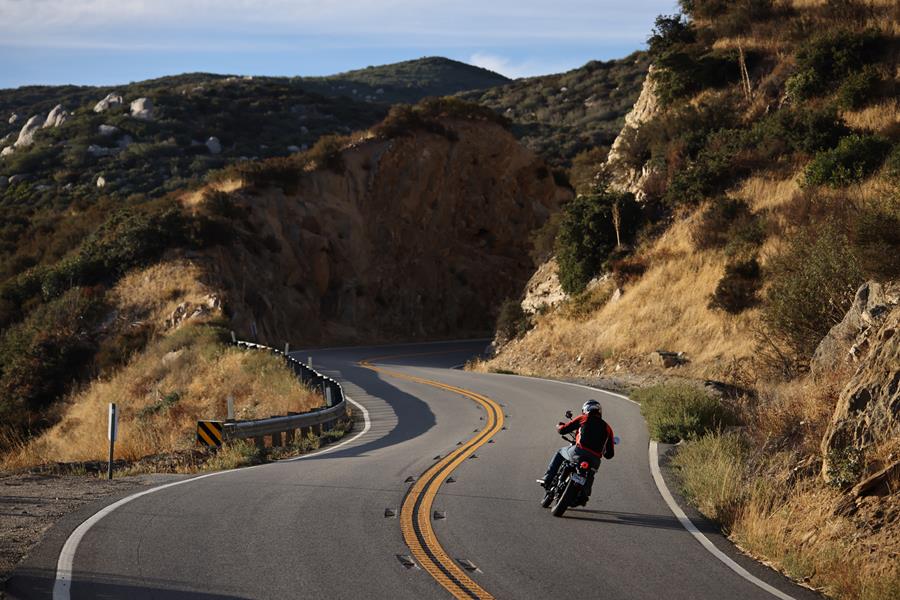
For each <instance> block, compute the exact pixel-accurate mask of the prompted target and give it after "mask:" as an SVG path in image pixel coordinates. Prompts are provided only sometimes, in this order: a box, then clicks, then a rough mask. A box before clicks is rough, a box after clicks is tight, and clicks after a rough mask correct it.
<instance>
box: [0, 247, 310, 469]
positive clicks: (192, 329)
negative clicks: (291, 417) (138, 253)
mask: <svg viewBox="0 0 900 600" xmlns="http://www.w3.org/2000/svg"><path fill="white" fill-rule="evenodd" d="M201 275H202V273H201V271H200V269H199V267H198V266H197V265H196V264H195V263H192V262H190V261H188V260H185V259H173V260H168V261H164V262H162V263H159V264H156V265H153V266H151V267H149V268H146V269H140V270H136V271H133V272H131V273H129V274H128V275H126V276H125V277H124V278H123V279H122V280H120V281H119V283H118V284H117V285H116V286H115V288H114V289H113V290H112V293H111V297H113V298H115V304H116V312H115V313H114V318H116V319H118V320H120V321H122V322H123V325H122V326H124V327H149V328H150V329H151V330H152V341H151V342H150V343H149V345H148V346H147V347H146V348H144V349H143V350H142V351H140V352H136V353H135V354H134V355H133V356H131V357H130V359H129V360H128V361H127V362H126V364H125V365H124V366H123V367H122V368H121V369H119V370H117V371H116V372H114V373H112V374H110V375H108V376H101V377H100V378H98V379H96V380H94V381H92V382H90V383H89V384H88V385H86V386H84V387H83V389H80V390H77V391H75V392H73V393H72V394H71V396H70V397H69V398H68V399H67V400H66V401H65V402H64V403H63V404H62V405H61V406H59V407H58V420H57V423H56V424H55V425H54V426H52V427H51V428H49V429H47V430H46V431H44V432H43V433H42V434H40V435H39V436H38V437H36V438H34V439H31V440H23V441H22V442H20V443H19V444H17V445H16V446H15V447H14V448H12V449H11V450H10V452H9V453H7V454H6V456H4V457H3V460H2V463H0V464H2V468H4V469H16V468H24V467H32V466H36V465H41V464H46V463H56V462H80V461H98V460H103V459H104V458H105V456H106V453H107V449H108V446H107V441H106V427H107V405H108V404H109V403H111V402H115V403H116V404H117V405H118V407H119V432H120V433H119V439H118V441H117V444H116V455H117V458H121V459H125V460H129V461H134V460H137V459H140V458H143V457H146V456H150V455H155V454H161V453H169V452H177V451H183V450H189V449H191V448H193V447H195V446H196V431H195V428H196V422H197V420H198V419H219V420H222V419H224V418H225V417H226V399H227V398H228V397H229V396H231V397H233V398H234V406H235V416H236V418H238V419H252V418H261V417H268V416H271V415H277V414H286V413H287V412H288V411H295V412H304V411H308V410H312V409H314V408H317V407H318V406H320V405H321V403H322V399H321V396H320V395H318V394H316V393H314V392H313V391H311V390H309V389H307V388H305V387H304V386H302V385H301V384H300V383H299V382H298V380H297V379H296V377H295V376H294V375H293V373H292V372H291V371H290V370H289V369H287V368H286V366H285V365H284V363H283V362H282V361H280V360H279V359H277V358H276V357H274V356H272V355H269V354H267V353H256V352H249V351H245V350H240V349H238V348H236V347H232V346H230V345H229V344H228V341H229V340H230V333H229V332H228V331H227V330H226V329H223V327H222V320H221V318H222V314H221V309H220V304H219V301H218V297H217V296H216V295H215V294H213V293H212V292H211V290H210V289H209V288H208V287H207V286H206V285H204V284H203V283H202V282H201Z"/></svg>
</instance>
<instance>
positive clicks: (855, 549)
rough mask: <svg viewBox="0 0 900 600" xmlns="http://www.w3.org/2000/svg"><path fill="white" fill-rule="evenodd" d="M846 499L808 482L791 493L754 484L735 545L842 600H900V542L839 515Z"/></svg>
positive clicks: (735, 525) (885, 530)
mask: <svg viewBox="0 0 900 600" xmlns="http://www.w3.org/2000/svg"><path fill="white" fill-rule="evenodd" d="M839 501H840V494H839V493H838V492H837V491H835V490H831V489H828V488H825V487H823V486H822V485H821V484H818V483H815V482H813V481H807V482H804V483H801V484H798V485H797V486H795V487H794V488H793V489H788V488H787V487H786V486H785V484H784V483H781V482H777V483H776V482H773V481H771V480H757V481H755V482H753V487H752V491H751V493H750V495H749V498H748V500H747V501H746V502H745V503H744V505H743V507H742V509H741V512H740V515H739V516H738V517H737V519H736V520H735V521H734V523H733V524H732V526H731V530H732V536H731V537H732V539H734V541H735V542H736V543H737V544H738V545H739V546H741V547H742V548H744V549H746V550H747V551H748V552H750V553H751V554H754V555H757V556H764V557H765V558H766V560H768V561H770V562H772V563H774V564H775V565H776V566H778V567H779V568H780V569H781V570H783V571H784V572H785V573H786V574H788V575H789V576H791V577H793V578H794V579H796V580H799V581H803V582H805V583H808V584H809V585H811V586H813V587H815V588H817V589H820V590H822V591H824V592H825V593H826V594H828V595H829V596H833V597H835V598H840V599H842V600H885V599H887V598H897V597H898V595H900V564H898V561H897V560H896V557H897V556H898V552H900V538H898V536H897V533H896V531H892V530H891V528H890V527H885V528H883V529H881V530H880V531H875V532H872V531H867V529H868V527H866V525H865V523H860V522H858V520H854V519H851V518H848V517H844V516H841V515H838V514H835V512H834V506H835V505H836V504H837V503H838V502H839Z"/></svg>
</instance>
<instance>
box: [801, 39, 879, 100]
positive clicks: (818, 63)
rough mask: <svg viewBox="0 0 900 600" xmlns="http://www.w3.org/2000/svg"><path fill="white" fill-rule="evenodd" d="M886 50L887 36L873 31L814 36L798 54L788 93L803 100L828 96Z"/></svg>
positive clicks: (802, 46)
mask: <svg viewBox="0 0 900 600" xmlns="http://www.w3.org/2000/svg"><path fill="white" fill-rule="evenodd" d="M884 47H885V40H884V36H883V35H881V33H879V32H878V31H875V30H872V29H869V30H866V31H864V32H856V31H850V30H846V29H838V30H828V31H826V32H824V33H821V34H818V35H815V36H813V37H811V38H810V39H809V40H807V41H806V42H805V43H804V44H802V45H801V46H800V49H799V50H798V51H797V73H796V74H795V75H794V76H793V77H791V78H790V79H789V80H788V82H787V88H788V91H789V93H790V94H791V95H792V96H794V97H797V98H801V99H802V98H809V97H811V96H817V95H820V94H823V93H826V92H828V91H830V90H832V89H833V88H834V86H835V84H836V83H837V82H840V81H843V80H844V79H845V78H846V77H848V76H849V75H851V74H853V73H857V72H859V71H860V70H862V68H863V67H864V66H865V65H867V64H871V63H873V62H874V61H876V60H877V59H878V58H879V57H880V56H881V55H882V53H883V49H884Z"/></svg>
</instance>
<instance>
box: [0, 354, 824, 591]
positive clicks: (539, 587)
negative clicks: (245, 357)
mask: <svg viewBox="0 0 900 600" xmlns="http://www.w3.org/2000/svg"><path fill="white" fill-rule="evenodd" d="M483 347H484V342H483V341H482V342H443V343H437V344H419V345H405V346H392V347H381V348H348V349H329V350H314V351H304V352H302V353H301V354H300V356H301V357H302V358H304V359H305V357H306V356H307V355H312V356H313V360H314V363H315V366H316V368H317V369H319V370H322V371H323V372H325V373H327V374H328V375H330V376H332V377H334V378H336V379H338V380H340V381H341V382H342V383H343V384H344V388H345V390H346V392H347V395H348V396H349V397H350V398H352V399H353V401H354V402H355V403H356V404H357V405H358V408H357V410H356V412H357V413H358V415H359V418H360V421H359V424H358V426H357V428H356V429H355V431H354V432H353V433H352V434H351V436H349V438H348V439H347V441H344V442H343V443H342V445H340V446H333V447H330V448H326V449H324V450H323V451H321V452H320V453H318V454H314V455H309V456H306V457H301V458H300V459H293V460H289V461H283V462H279V463H274V464H268V465H262V466H259V467H252V468H246V469H240V470H236V471H228V472H222V473H217V474H214V475H212V476H210V475H207V476H202V477H195V478H191V479H179V480H177V481H173V482H171V483H169V484H167V486H163V487H160V488H156V489H154V490H151V491H150V492H149V493H147V492H144V493H143V495H141V496H139V497H133V498H131V499H125V501H123V502H122V503H121V504H118V505H113V507H112V508H110V507H107V509H106V511H105V512H104V513H102V514H99V515H98V513H97V509H96V508H94V509H92V512H91V513H90V514H87V515H82V516H81V517H80V518H79V519H78V520H77V521H73V520H71V519H70V520H68V521H66V522H61V523H60V524H59V525H58V526H57V527H56V528H55V529H54V530H53V531H51V534H50V535H48V537H47V540H46V541H45V542H44V544H43V545H42V546H41V547H40V549H39V551H38V552H36V553H35V555H34V556H33V557H32V559H31V560H30V561H29V562H28V564H27V565H26V568H24V569H20V571H19V572H18V573H17V574H16V576H15V577H14V578H13V581H12V585H11V596H12V597H21V598H50V597H53V598H54V599H55V600H67V599H68V598H78V599H81V598H129V599H132V598H135V599H138V598H141V599H142V598H162V599H167V600H168V599H172V598H199V599H229V598H272V599H281V598H348V599H368V598H385V599H395V598H396V599H401V598H409V599H420V598H452V597H457V598H507V599H519V598H523V599H524V598H534V599H546V598H561V599H562V598H573V599H574V598H604V599H606V598H609V599H619V598H621V599H626V598H627V599H640V598H647V599H650V598H654V599H655V598H665V599H667V600H678V599H685V600H688V599H707V598H708V599H723V598H741V599H743V598H751V599H756V598H759V599H769V598H773V597H780V598H796V599H797V600H801V599H807V598H819V596H818V595H816V594H814V593H813V592H810V591H809V590H806V589H805V588H801V587H799V586H796V585H794V584H792V583H791V582H789V581H788V580H787V579H785V578H784V577H782V576H780V575H779V574H777V573H775V572H774V571H771V570H770V569H767V568H765V567H763V566H761V565H759V564H757V563H755V562H754V561H752V560H750V559H748V558H746V557H743V556H742V555H740V554H739V553H737V552H736V551H735V550H734V549H733V548H732V547H731V546H730V544H729V543H728V542H727V540H724V539H722V538H721V536H720V535H719V534H718V533H716V532H714V531H704V529H705V528H704V526H703V525H702V524H701V522H700V521H698V520H696V519H694V523H696V524H697V527H698V528H699V529H700V531H699V532H695V533H694V534H692V533H691V532H689V531H687V530H686V529H685V526H684V525H685V522H684V520H679V518H677V517H676V516H675V515H674V514H673V512H672V509H671V508H670V506H669V505H668V504H667V502H666V500H665V499H664V497H663V495H661V493H660V488H659V487H658V483H657V482H656V481H655V480H654V477H653V473H652V470H651V464H655V460H656V457H655V456H654V455H653V454H654V453H653V452H652V449H653V448H655V445H652V446H651V445H650V441H649V439H648V435H647V429H646V425H645V423H644V421H643V419H642V417H641V415H640V410H639V407H638V406H637V405H635V404H634V403H633V402H631V401H630V400H628V399H627V398H624V397H622V396H617V395H614V394H608V393H605V392H601V391H598V390H591V389H588V388H585V387H581V386H576V385H572V384H565V383H560V382H554V381H546V380H540V379H531V378H525V377H518V376H510V375H495V374H480V373H471V372H466V371H461V370H458V369H453V368H451V367H453V366H455V365H458V364H459V363H462V362H464V361H465V360H466V359H467V358H469V357H471V356H472V355H474V354H477V353H478V352H480V351H481V350H482V349H483ZM588 398H596V399H598V400H600V401H601V403H602V404H603V408H604V415H605V417H606V419H607V420H608V421H609V422H610V424H611V425H612V426H613V428H614V429H615V432H616V435H618V436H619V437H620V438H621V440H622V441H621V443H620V445H619V446H617V449H616V457H615V459H613V460H610V461H605V462H604V463H603V465H602V466H601V469H600V472H599V474H598V478H597V482H596V483H595V485H594V494H593V497H592V499H591V501H590V503H589V504H588V505H587V507H584V508H579V509H570V510H569V511H567V512H566V515H565V517H563V518H561V519H557V518H553V517H552V516H551V515H550V513H549V511H548V510H545V509H542V508H541V507H540V505H539V500H540V497H541V490H540V488H539V487H538V486H537V485H536V484H535V483H534V480H535V477H537V476H539V475H540V474H541V473H542V472H543V470H544V468H545V466H546V463H547V460H548V459H549V457H550V454H551V452H552V451H553V450H554V449H556V448H558V447H560V446H561V445H562V440H560V438H559V437H558V436H557V435H556V433H555V430H554V425H555V423H556V422H557V421H559V420H560V419H561V418H562V415H563V413H564V411H565V410H566V409H571V410H573V411H574V410H577V409H578V408H579V407H580V406H581V404H582V403H583V402H584V401H585V400H587V399H588ZM363 413H365V416H364V417H363ZM648 448H651V452H650V453H649V454H648ZM648 459H649V460H648ZM662 487H663V488H665V485H664V484H662ZM669 487H671V485H670V486H669ZM109 502H112V501H109ZM85 519H88V521H85ZM698 536H699V537H698ZM699 538H702V539H703V540H707V542H706V544H707V545H708V546H709V548H708V547H706V546H704V545H703V544H701V543H700V542H698V539H699ZM710 548H712V549H713V551H718V553H719V554H721V556H718V555H716V554H715V553H714V552H711V551H710ZM723 560H724V562H723ZM728 560H731V561H734V563H732V564H731V566H729V564H726V563H727V561H728ZM735 563H736V564H735ZM67 565H68V566H67ZM737 565H740V566H738V567H737V570H745V572H744V573H743V574H739V573H738V572H736V570H735V568H734V567H735V566H737ZM69 568H70V569H71V570H70V571H68V569H69Z"/></svg>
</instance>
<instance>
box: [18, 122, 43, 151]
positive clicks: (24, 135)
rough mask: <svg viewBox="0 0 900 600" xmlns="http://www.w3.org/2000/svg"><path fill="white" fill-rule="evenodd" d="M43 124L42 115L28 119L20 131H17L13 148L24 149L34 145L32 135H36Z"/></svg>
mask: <svg viewBox="0 0 900 600" xmlns="http://www.w3.org/2000/svg"><path fill="white" fill-rule="evenodd" d="M43 123H44V117H43V116H42V115H34V116H33V117H31V118H30V119H28V121H26V122H25V125H24V126H23V127H22V130H21V131H19V137H18V139H17V140H16V143H15V144H13V146H15V147H16V148H26V147H28V146H30V145H32V144H33V143H34V134H35V133H37V131H38V129H40V128H41V125H43Z"/></svg>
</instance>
